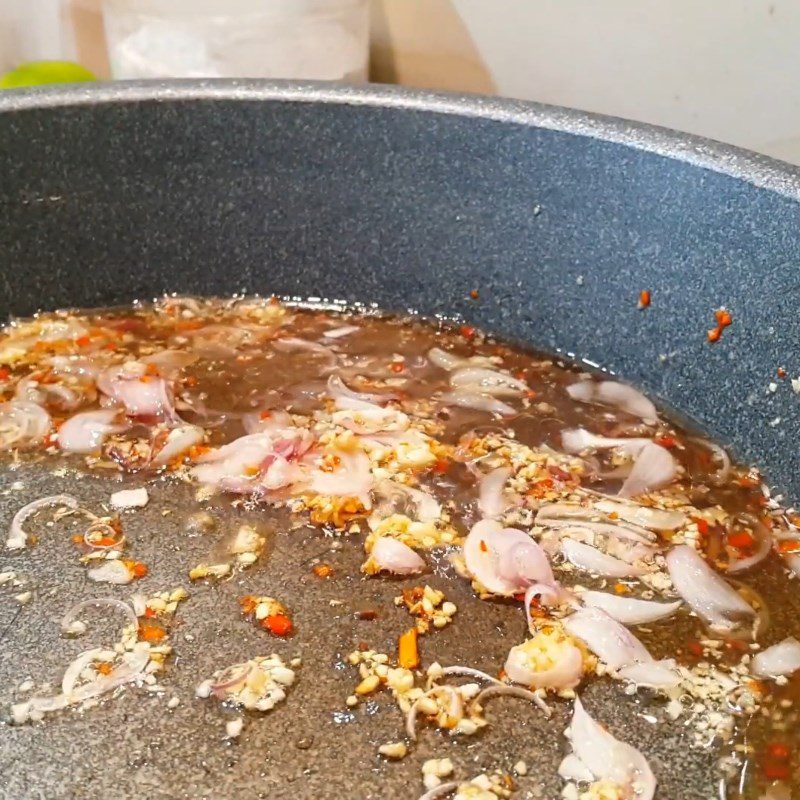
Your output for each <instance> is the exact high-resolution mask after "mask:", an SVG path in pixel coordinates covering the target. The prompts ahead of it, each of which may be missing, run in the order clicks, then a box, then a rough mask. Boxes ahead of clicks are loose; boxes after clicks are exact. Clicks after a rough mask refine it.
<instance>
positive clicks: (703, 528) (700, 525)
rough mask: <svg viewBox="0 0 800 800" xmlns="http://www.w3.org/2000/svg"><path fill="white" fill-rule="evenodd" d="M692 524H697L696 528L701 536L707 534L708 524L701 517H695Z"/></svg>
mask: <svg viewBox="0 0 800 800" xmlns="http://www.w3.org/2000/svg"><path fill="white" fill-rule="evenodd" d="M694 524H695V525H697V530H698V532H699V533H700V535H701V536H708V529H709V525H708V523H707V522H706V521H705V520H704V519H703V518H702V517H698V518H697V519H695V520H694Z"/></svg>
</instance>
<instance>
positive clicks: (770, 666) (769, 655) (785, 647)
mask: <svg viewBox="0 0 800 800" xmlns="http://www.w3.org/2000/svg"><path fill="white" fill-rule="evenodd" d="M750 669H751V671H752V673H753V675H755V676H756V677H758V678H776V677H778V676H780V675H791V674H792V673H794V672H797V671H798V670H800V642H798V641H797V639H795V638H794V636H789V637H788V638H786V639H784V640H783V641H782V642H778V644H774V645H772V647H768V648H767V649H766V650H762V651H761V652H760V653H758V654H757V655H755V656H753V660H752V661H751V662H750Z"/></svg>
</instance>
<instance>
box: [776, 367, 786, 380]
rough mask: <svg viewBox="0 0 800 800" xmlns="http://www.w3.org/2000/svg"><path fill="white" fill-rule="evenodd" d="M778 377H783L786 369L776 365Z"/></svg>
mask: <svg viewBox="0 0 800 800" xmlns="http://www.w3.org/2000/svg"><path fill="white" fill-rule="evenodd" d="M777 373H778V377H779V378H785V377H786V370H785V369H784V368H783V367H778V369H777Z"/></svg>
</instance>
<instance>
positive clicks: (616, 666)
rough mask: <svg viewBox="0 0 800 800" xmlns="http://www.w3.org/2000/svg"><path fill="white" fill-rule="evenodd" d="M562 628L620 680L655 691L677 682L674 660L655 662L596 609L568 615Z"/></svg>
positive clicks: (626, 633)
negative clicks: (651, 688)
mask: <svg viewBox="0 0 800 800" xmlns="http://www.w3.org/2000/svg"><path fill="white" fill-rule="evenodd" d="M564 627H565V628H566V630H567V631H568V632H569V633H571V634H572V635H573V636H575V637H577V638H578V639H581V640H582V641H584V642H585V643H586V645H587V646H588V647H589V649H590V650H591V651H592V652H593V653H594V654H595V655H596V656H597V657H598V658H599V659H600V660H601V661H602V662H603V663H604V664H607V665H608V667H609V669H611V670H612V671H613V672H615V673H617V675H618V676H619V677H621V678H624V679H626V680H630V681H631V682H633V683H636V684H637V685H641V686H652V687H655V688H672V687H674V686H677V685H678V683H679V682H680V674H679V673H678V672H677V671H676V670H675V661H674V660H673V659H664V660H663V661H656V660H655V659H654V658H653V657H652V656H651V655H650V653H649V652H648V650H647V648H646V647H645V646H644V645H643V644H642V643H641V642H640V641H639V640H638V639H637V638H636V637H635V636H634V635H633V634H632V633H631V632H630V631H629V630H628V629H627V628H625V627H624V626H623V625H620V623H619V622H617V621H616V620H614V619H612V618H611V617H610V616H609V615H608V614H606V613H605V612H604V611H601V610H600V609H599V608H584V609H581V610H580V611H576V612H574V613H573V614H570V615H569V616H568V617H566V618H565V619H564ZM626 670H627V672H626Z"/></svg>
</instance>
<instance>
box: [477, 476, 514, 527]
mask: <svg viewBox="0 0 800 800" xmlns="http://www.w3.org/2000/svg"><path fill="white" fill-rule="evenodd" d="M511 475H512V470H511V468H510V467H498V468H497V469H493V470H492V471H491V472H488V473H487V474H486V475H484V476H483V477H482V478H481V480H480V484H479V485H478V509H479V510H480V512H481V516H482V517H483V518H484V519H495V518H497V517H499V516H500V515H501V514H502V513H503V512H504V511H505V510H506V508H507V507H508V502H507V500H506V499H505V496H504V492H503V489H504V487H505V485H506V481H507V480H508V479H509V478H510V477H511Z"/></svg>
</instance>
